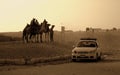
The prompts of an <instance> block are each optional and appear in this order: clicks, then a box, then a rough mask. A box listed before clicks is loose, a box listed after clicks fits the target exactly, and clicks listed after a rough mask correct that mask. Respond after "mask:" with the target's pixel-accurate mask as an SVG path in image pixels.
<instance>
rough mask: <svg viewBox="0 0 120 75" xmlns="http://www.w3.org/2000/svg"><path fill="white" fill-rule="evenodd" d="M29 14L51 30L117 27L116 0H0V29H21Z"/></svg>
mask: <svg viewBox="0 0 120 75" xmlns="http://www.w3.org/2000/svg"><path fill="white" fill-rule="evenodd" d="M33 17H34V18H36V19H38V21H39V22H40V23H41V22H42V21H43V20H44V19H46V20H48V22H49V23H50V24H54V25H56V27H55V30H60V27H61V26H65V27H66V29H68V30H69V29H70V30H74V31H77V30H85V28H86V27H95V28H98V27H101V28H113V27H117V28H120V0H0V32H7V31H22V30H23V28H24V27H25V26H26V24H27V23H30V21H31V19H32V18H33Z"/></svg>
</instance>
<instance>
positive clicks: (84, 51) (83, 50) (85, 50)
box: [72, 38, 101, 61]
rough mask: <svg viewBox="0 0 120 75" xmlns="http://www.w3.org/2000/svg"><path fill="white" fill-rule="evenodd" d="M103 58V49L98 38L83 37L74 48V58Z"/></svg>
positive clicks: (74, 59)
mask: <svg viewBox="0 0 120 75" xmlns="http://www.w3.org/2000/svg"><path fill="white" fill-rule="evenodd" d="M81 59H93V60H99V59H101V50H100V48H99V46H98V43H97V39H96V38H81V39H80V41H79V42H78V43H77V45H76V46H75V47H74V49H73V50H72V60H73V61H76V60H81Z"/></svg>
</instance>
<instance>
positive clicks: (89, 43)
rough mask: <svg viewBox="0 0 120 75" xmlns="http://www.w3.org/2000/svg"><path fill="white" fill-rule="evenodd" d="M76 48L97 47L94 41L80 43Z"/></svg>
mask: <svg viewBox="0 0 120 75" xmlns="http://www.w3.org/2000/svg"><path fill="white" fill-rule="evenodd" d="M77 47H97V43H96V42H95V41H80V42H79V43H78V44H77Z"/></svg>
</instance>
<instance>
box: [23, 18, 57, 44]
mask: <svg viewBox="0 0 120 75" xmlns="http://www.w3.org/2000/svg"><path fill="white" fill-rule="evenodd" d="M50 26H51V25H50V24H48V22H47V21H46V20H45V19H44V21H43V22H42V23H41V24H39V22H38V20H37V19H35V18H33V19H32V20H31V22H30V24H27V25H26V27H25V28H24V29H23V37H22V38H23V42H27V43H29V42H33V41H32V39H33V38H34V39H35V42H41V43H42V42H43V40H42V35H43V33H45V40H49V39H50V41H51V42H53V41H54V39H53V35H54V31H53V29H54V27H55V25H52V26H51V28H50ZM49 34H50V35H49Z"/></svg>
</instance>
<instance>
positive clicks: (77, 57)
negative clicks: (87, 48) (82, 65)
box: [72, 53, 96, 60]
mask: <svg viewBox="0 0 120 75" xmlns="http://www.w3.org/2000/svg"><path fill="white" fill-rule="evenodd" d="M72 59H75V60H80V59H90V60H92V59H93V60H94V59H96V54H95V53H93V54H72Z"/></svg>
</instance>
